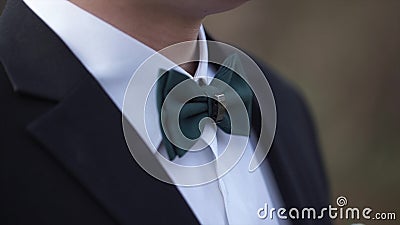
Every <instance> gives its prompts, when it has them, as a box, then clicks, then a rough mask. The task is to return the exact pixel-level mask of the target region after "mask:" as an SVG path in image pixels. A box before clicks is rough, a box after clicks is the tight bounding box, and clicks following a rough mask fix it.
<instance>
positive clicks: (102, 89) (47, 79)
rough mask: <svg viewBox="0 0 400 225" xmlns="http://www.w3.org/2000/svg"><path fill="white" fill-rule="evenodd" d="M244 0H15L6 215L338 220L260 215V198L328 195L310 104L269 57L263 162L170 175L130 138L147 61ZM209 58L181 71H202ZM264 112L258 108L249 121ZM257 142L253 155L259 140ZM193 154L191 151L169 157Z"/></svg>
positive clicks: (4, 74) (63, 219)
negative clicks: (212, 174)
mask: <svg viewBox="0 0 400 225" xmlns="http://www.w3.org/2000/svg"><path fill="white" fill-rule="evenodd" d="M241 3H243V1H241V0H235V1H230V0H222V1H211V0H207V1H195V0H190V1H187V0H186V1H183V0H179V1H177V0H175V1H172V0H169V1H165V0H150V1H142V0H117V1H107V0H97V1H89V0H73V1H69V2H68V1H65V0H52V1H35V0H25V1H19V0H9V1H8V2H7V5H6V8H5V9H4V11H3V14H2V16H1V20H0V34H1V35H0V58H1V67H0V79H1V81H0V85H1V89H0V92H1V95H0V96H1V97H0V98H1V102H2V103H3V107H2V110H1V121H2V124H3V129H2V135H1V136H2V138H1V148H0V152H1V157H0V160H1V162H0V166H1V167H0V182H1V185H0V193H1V201H0V209H1V210H0V221H1V223H2V224H32V223H33V224H177V223H178V224H197V223H203V224H291V223H293V224H329V221H328V220H327V219H326V217H324V218H322V219H319V220H312V219H293V220H279V219H277V218H276V215H275V217H274V219H266V220H261V219H260V218H258V217H257V210H258V209H259V208H262V207H264V205H263V204H262V203H268V204H269V205H270V206H272V207H274V208H278V207H285V208H287V209H289V208H291V207H297V208H302V207H315V209H317V210H318V209H319V208H321V207H325V206H327V205H328V200H329V196H328V187H327V183H326V180H325V175H324V171H323V167H322V163H321V159H320V153H319V152H318V146H317V142H316V134H315V131H314V128H313V125H312V121H311V118H310V116H309V113H308V111H307V108H306V106H305V104H304V102H303V100H302V99H301V97H300V96H299V95H298V94H297V92H296V91H295V90H294V89H293V88H292V87H290V86H289V85H288V84H287V83H285V82H284V81H283V80H281V78H280V77H278V76H276V75H274V74H272V73H271V72H270V71H269V70H268V69H267V68H265V67H263V69H264V73H265V74H266V76H267V79H268V82H269V83H270V86H271V87H272V90H273V93H274V97H275V102H276V107H277V117H278V121H277V131H276V135H275V138H274V143H273V146H272V148H271V150H270V152H269V154H268V156H267V160H266V161H265V162H264V163H263V164H264V165H263V166H262V167H260V168H259V169H258V170H256V172H255V173H248V171H247V170H241V169H238V168H241V167H240V165H242V164H241V162H239V163H238V166H236V167H235V168H233V170H232V171H234V172H232V171H231V172H229V173H228V174H227V175H226V176H224V177H222V178H221V179H219V180H217V181H214V182H211V183H209V184H205V185H202V186H197V187H181V186H174V185H169V184H165V183H163V182H160V181H159V180H156V179H154V178H152V177H151V176H149V175H148V174H147V173H146V172H145V171H144V170H143V169H142V168H141V167H140V166H139V165H138V164H137V163H136V162H135V161H134V160H133V158H132V156H131V154H130V151H129V149H128V147H127V145H126V142H125V140H124V134H123V130H122V124H121V119H122V113H121V111H122V105H123V97H124V91H125V89H126V88H127V84H128V82H129V80H130V78H131V76H132V74H133V73H134V72H135V70H136V69H137V68H138V67H139V65H140V64H141V63H142V62H143V61H145V60H146V58H147V57H148V56H150V55H151V54H153V53H154V52H155V51H158V50H161V49H163V48H165V47H167V46H169V45H172V44H175V43H180V42H183V41H190V40H197V39H200V40H204V39H206V38H209V37H206V35H205V32H204V30H203V27H202V26H201V22H202V20H203V18H204V17H205V16H207V15H209V14H213V13H217V12H221V11H225V10H228V9H231V8H234V7H236V6H238V5H240V4H241ZM200 51H201V49H200ZM204 51H205V49H203V53H204ZM200 65H201V64H200V63H199V64H195V63H192V64H187V65H185V66H182V68H183V69H184V71H183V72H185V71H186V72H187V73H188V74H191V75H193V79H196V73H197V71H199V70H200V68H201V66H200ZM260 66H261V67H262V65H260ZM207 73H209V74H210V75H209V76H210V77H212V76H214V75H215V74H216V73H217V72H216V71H213V70H210V71H209V72H207ZM189 76H190V75H189ZM215 76H216V75H215ZM153 113H154V111H153ZM258 120H260V118H259V117H257V113H256V114H255V116H254V117H253V118H252V121H253V122H254V121H258ZM255 130H257V129H255ZM155 132H160V131H155ZM218 132H219V131H218ZM219 133H220V134H221V133H222V132H219ZM217 136H218V135H217ZM221 139H223V137H222V138H219V137H218V140H221ZM163 143H164V145H165V143H166V142H163ZM157 144H159V143H157ZM137 146H142V145H141V140H138V141H137ZM249 146H250V147H249V149H246V151H245V155H244V157H249V156H251V154H252V151H253V150H254V148H253V147H254V146H253V147H251V145H249ZM210 149H212V146H209V147H207V149H206V150H205V151H204V154H209V153H210V152H211V151H208V150H210ZM158 150H159V151H160V152H163V151H164V152H165V151H166V146H163V144H160V147H159V149H158ZM207 152H208V153H207ZM246 154H247V155H246ZM207 157H208V156H207ZM193 158H194V157H192V158H191V153H190V152H188V153H186V154H185V155H183V156H181V157H177V159H176V160H175V159H174V158H172V159H171V160H175V161H174V162H177V161H179V163H182V164H185V163H187V162H188V161H190V160H191V159H193ZM193 160H196V159H193ZM243 161H244V160H243ZM247 162H248V161H247Z"/></svg>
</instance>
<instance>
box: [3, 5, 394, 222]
mask: <svg viewBox="0 0 400 225" xmlns="http://www.w3.org/2000/svg"><path fill="white" fill-rule="evenodd" d="M4 2H5V1H4V0H0V7H2V5H3V4H4ZM205 27H206V29H207V30H208V32H209V33H211V34H212V36H213V37H214V38H215V39H217V40H220V41H224V42H227V43H230V44H233V45H235V46H238V47H240V48H241V49H243V50H246V51H247V52H248V53H250V54H252V55H254V56H256V57H258V58H260V59H262V60H263V61H264V62H266V63H267V64H269V65H270V66H271V67H272V68H273V69H274V70H276V71H277V72H278V73H280V74H281V75H282V76H284V77H286V78H287V79H288V80H290V81H291V82H292V83H293V84H294V85H295V86H297V87H298V88H299V89H300V90H301V91H302V93H303V94H304V95H305V97H306V99H307V100H308V102H309V105H310V107H311V110H312V112H313V114H314V118H315V121H316V125H317V127H318V130H319V134H320V142H321V146H322V150H323V156H324V160H325V164H326V169H327V172H328V175H329V180H330V184H331V188H332V203H333V205H335V201H336V198H337V197H338V196H342V195H343V196H346V197H347V199H348V201H349V206H354V207H371V208H372V209H373V210H374V211H376V212H379V211H380V212H396V214H397V215H396V216H397V217H399V216H400V210H399V208H400V207H399V203H400V191H399V190H400V175H399V168H400V117H399V115H400V104H399V102H400V101H399V98H400V90H399V89H400V0H331V1H326V0H301V1H296V0H291V1H290V0H252V1H250V2H248V3H246V4H244V5H243V6H242V7H240V8H238V9H235V10H232V11H229V12H226V13H222V14H218V15H213V16H210V17H208V18H207V19H206V21H205ZM398 220H399V219H398ZM398 220H397V221H398ZM351 222H355V221H346V220H336V224H350V223H351ZM362 222H365V223H366V224H398V222H396V221H362Z"/></svg>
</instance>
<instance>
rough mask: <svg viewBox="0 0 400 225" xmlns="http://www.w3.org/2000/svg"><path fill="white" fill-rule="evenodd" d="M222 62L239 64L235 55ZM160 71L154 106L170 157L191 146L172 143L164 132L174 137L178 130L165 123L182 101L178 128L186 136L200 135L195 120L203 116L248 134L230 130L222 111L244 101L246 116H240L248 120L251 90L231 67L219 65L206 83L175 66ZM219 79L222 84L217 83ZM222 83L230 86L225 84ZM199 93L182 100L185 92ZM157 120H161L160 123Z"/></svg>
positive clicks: (171, 118)
mask: <svg viewBox="0 0 400 225" xmlns="http://www.w3.org/2000/svg"><path fill="white" fill-rule="evenodd" d="M225 63H227V64H229V65H232V64H238V63H239V64H240V62H239V61H238V59H237V57H234V56H231V57H228V58H227V59H226V60H225V62H224V65H227V64H225ZM162 74H163V75H162V76H161V77H160V79H159V80H158V83H157V106H158V110H159V113H160V127H161V131H162V136H163V143H164V145H165V147H166V150H167V153H168V157H169V159H170V160H173V159H175V157H176V156H179V157H181V156H183V155H184V154H185V153H186V152H187V149H189V148H190V147H191V146H187V147H185V148H184V149H183V148H181V147H178V146H176V145H175V144H172V143H171V142H170V141H169V140H168V138H167V136H166V135H168V137H169V138H173V139H174V136H175V134H179V133H180V131H179V130H176V129H173V128H172V127H175V126H173V125H169V124H171V123H174V118H176V115H174V114H175V113H176V112H177V111H176V110H177V107H178V105H183V107H182V108H181V111H180V112H178V113H177V114H179V126H180V127H179V128H180V130H181V132H182V133H183V134H184V135H185V136H186V137H187V138H188V139H191V140H194V139H197V138H199V137H200V135H201V130H202V129H203V128H202V127H199V124H200V121H201V120H202V119H204V118H206V117H209V118H211V119H213V120H214V121H215V123H216V124H217V126H218V127H219V128H221V129H222V130H223V131H224V132H226V133H228V134H231V133H232V134H236V135H248V131H247V133H246V132H245V131H243V132H242V131H236V132H232V131H231V121H230V117H229V115H228V113H227V112H226V109H235V107H236V108H238V104H244V106H245V107H246V110H247V115H248V118H241V119H248V120H249V123H250V121H251V118H250V116H251V105H252V100H253V92H252V91H251V88H250V87H249V86H248V84H247V83H246V81H245V80H244V79H243V78H242V77H240V76H239V75H238V74H236V73H235V72H234V71H232V70H231V69H229V68H227V67H225V66H221V67H220V68H219V70H218V71H217V73H216V74H215V77H214V79H213V80H212V81H211V83H210V84H209V85H206V84H203V85H201V84H197V83H196V82H195V81H194V80H192V79H190V77H188V76H186V75H184V74H182V73H179V72H177V71H176V70H170V71H166V72H165V71H163V72H162ZM184 81H185V82H186V83H185V85H186V86H185V88H184V90H183V91H180V92H179V91H178V92H176V91H175V92H174V91H172V92H171V90H173V88H174V87H176V86H177V85H178V84H180V83H182V82H184ZM221 81H222V82H224V83H225V85H221V83H222V82H221ZM226 85H228V86H229V87H231V88H227V87H226ZM233 92H235V93H236V94H235V93H233ZM168 94H170V95H169V96H168V98H172V100H170V99H168V104H167V103H166V104H164V106H163V103H164V101H165V100H166V97H167V95H168ZM199 94H200V95H202V96H200V97H195V98H192V99H191V100H189V101H186V100H185V98H187V96H198V95H199ZM234 95H236V96H237V95H239V97H240V98H241V100H242V102H240V100H239V99H238V98H237V97H236V98H235V97H234ZM207 96H209V97H207ZM162 106H163V108H162ZM242 108H243V107H242ZM161 111H162V113H161ZM174 116H175V117H174ZM161 120H163V123H164V126H163V123H162V121H161ZM175 121H176V120H175ZM163 127H164V129H163ZM176 141H177V140H173V142H174V143H177V142H176Z"/></svg>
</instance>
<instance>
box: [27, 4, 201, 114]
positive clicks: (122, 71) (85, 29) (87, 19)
mask: <svg viewBox="0 0 400 225" xmlns="http://www.w3.org/2000/svg"><path fill="white" fill-rule="evenodd" d="M24 2H25V3H26V4H27V5H28V7H29V8H31V10H33V11H34V12H35V14H36V15H37V16H39V17H40V18H41V19H42V20H43V21H44V22H45V23H46V24H47V25H48V26H49V27H50V28H51V29H52V30H53V31H54V32H55V33H56V34H57V35H58V36H59V37H60V38H61V39H62V40H63V41H64V43H65V44H66V45H67V46H68V48H69V49H70V50H71V51H72V52H73V53H74V55H75V56H76V57H77V58H78V59H79V60H80V61H81V63H82V64H83V65H84V66H85V68H86V69H87V70H88V71H89V72H90V73H91V74H92V75H93V76H94V77H95V78H96V80H97V81H98V82H99V83H100V85H101V86H102V87H103V89H105V91H106V92H107V94H108V95H109V96H110V98H111V99H112V100H113V102H114V103H115V104H116V106H117V107H118V108H119V109H120V110H122V105H123V99H124V92H125V89H126V87H127V86H128V83H129V80H130V78H131V77H132V75H133V74H134V72H135V71H136V69H137V68H138V67H139V66H140V65H141V64H142V63H143V62H144V61H145V60H146V59H147V58H148V57H150V56H151V55H153V54H154V53H155V52H156V51H155V50H153V49H152V48H150V47H148V46H147V45H145V44H143V43H142V42H140V41H138V40H136V39H135V38H133V37H130V36H129V35H127V34H125V33H124V32H122V31H120V30H119V29H117V28H115V27H114V26H112V25H110V24H108V23H106V22H105V21H103V20H101V19H100V18H98V17H96V16H94V15H92V14H90V13H89V12H87V11H85V10H83V9H81V8H79V7H78V6H76V5H74V4H73V3H71V2H69V1H67V0H41V1H37V0H24ZM198 39H199V40H206V36H205V32H204V28H203V26H202V25H201V26H200V29H199V37H198ZM199 52H200V61H201V62H207V61H208V50H207V45H206V44H205V45H200V49H199ZM207 67H208V66H207V63H200V64H199V66H198V68H197V71H196V73H195V76H194V77H195V78H196V77H198V76H199V74H207V73H206V71H207ZM178 70H179V71H180V72H182V73H184V74H185V75H187V76H190V75H189V74H188V73H186V72H185V71H184V70H183V69H181V68H180V67H178Z"/></svg>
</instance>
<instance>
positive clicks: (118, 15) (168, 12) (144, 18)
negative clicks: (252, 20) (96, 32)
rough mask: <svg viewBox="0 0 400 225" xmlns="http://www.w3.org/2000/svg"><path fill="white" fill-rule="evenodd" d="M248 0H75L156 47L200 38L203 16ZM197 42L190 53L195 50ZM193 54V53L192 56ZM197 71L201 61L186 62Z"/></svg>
mask: <svg viewBox="0 0 400 225" xmlns="http://www.w3.org/2000/svg"><path fill="white" fill-rule="evenodd" d="M246 1H247V0H113V1H110V0H71V2H72V3H74V4H75V5H77V6H79V7H81V8H83V9H84V10H86V11H88V12H90V13H92V14H93V15H95V16H97V17H99V18H101V19H102V20H104V21H106V22H108V23H109V24H112V25H113V26H115V27H117V28H118V29H120V30H121V31H123V32H125V33H126V34H128V35H130V36H132V37H134V38H135V39H137V40H139V41H141V42H142V43H144V44H146V45H147V46H149V47H151V48H153V49H154V50H157V51H158V50H161V49H163V48H165V47H167V46H170V45H172V44H176V43H179V42H183V41H191V40H196V39H197V37H198V32H199V27H200V25H201V23H202V21H203V19H204V18H205V17H206V16H207V15H210V14H215V13H219V12H223V11H227V10H230V9H233V8H236V7H238V6H239V5H241V4H243V3H244V2H246ZM195 49H196V48H195V46H194V47H193V48H192V49H188V51H187V52H188V54H189V55H190V54H192V55H193V54H195V52H196V51H195ZM188 57H189V56H188ZM183 67H184V69H185V70H187V71H188V72H189V73H191V74H193V72H194V71H195V68H196V67H197V65H195V64H193V63H192V64H187V65H183Z"/></svg>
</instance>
